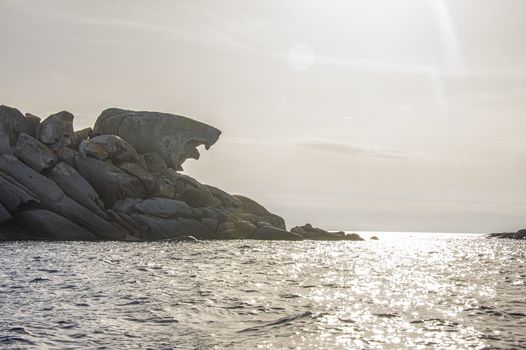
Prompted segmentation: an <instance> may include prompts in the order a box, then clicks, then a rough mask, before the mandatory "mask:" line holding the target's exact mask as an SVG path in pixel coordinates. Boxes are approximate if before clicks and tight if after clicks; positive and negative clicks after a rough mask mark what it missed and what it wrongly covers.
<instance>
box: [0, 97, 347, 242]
mask: <svg viewBox="0 0 526 350" xmlns="http://www.w3.org/2000/svg"><path fill="white" fill-rule="evenodd" d="M73 118H74V117H73V114H71V113H69V112H67V111H62V112H59V113H56V114H53V115H51V116H49V117H48V118H46V119H45V120H43V121H42V122H40V118H38V117H35V116H33V115H31V114H27V115H26V116H24V115H23V114H22V113H20V111H18V110H17V109H14V108H10V107H6V106H0V240H2V239H48V240H130V241H137V240H175V241H178V240H192V241H193V240H195V239H261V240H303V239H317V240H352V239H354V238H356V237H354V236H351V235H346V234H345V233H343V232H327V231H324V230H321V229H316V228H313V227H312V226H310V225H306V226H302V227H297V228H294V229H293V230H291V231H287V229H286V226H285V221H284V220H283V218H281V217H280V216H278V215H275V214H273V213H271V212H269V211H268V210H267V209H266V208H265V207H263V206H262V205H261V204H259V203H257V202H256V201H254V200H252V199H250V198H247V197H244V196H240V195H231V194H229V193H227V192H225V191H223V190H221V189H219V188H217V187H214V186H210V185H205V184H202V183H200V182H199V181H197V180H196V179H194V178H192V177H190V176H188V175H185V174H182V173H180V172H179V171H180V170H182V164H183V162H184V161H185V160H186V159H188V158H194V159H198V158H199V152H198V151H197V147H198V146H199V145H204V146H205V148H206V149H208V148H209V147H210V146H212V145H213V144H214V143H215V142H216V141H217V139H218V137H219V135H220V134H221V132H220V131H219V130H218V129H216V128H213V127H211V126H209V125H206V124H204V123H201V122H198V121H195V120H192V119H189V118H186V117H182V116H177V115H173V114H168V113H156V112H135V111H128V110H122V109H115V108H113V109H108V110H105V111H104V112H102V114H101V115H100V116H99V118H98V119H97V121H96V123H95V126H94V128H93V130H92V129H91V128H86V129H82V130H79V131H76V132H74V130H73ZM190 237H191V238H190Z"/></svg>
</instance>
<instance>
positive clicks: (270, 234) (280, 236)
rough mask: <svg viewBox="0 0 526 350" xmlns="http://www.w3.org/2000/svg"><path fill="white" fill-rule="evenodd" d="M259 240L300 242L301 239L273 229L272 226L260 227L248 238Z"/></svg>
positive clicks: (296, 235) (294, 234)
mask: <svg viewBox="0 0 526 350" xmlns="http://www.w3.org/2000/svg"><path fill="white" fill-rule="evenodd" d="M250 238H252V239H259V240H273V241H301V240H303V237H302V236H300V235H298V234H297V233H294V232H289V231H285V230H281V229H279V228H275V227H272V226H263V227H260V228H258V229H257V230H256V232H254V234H253V235H252V236H251V237H250Z"/></svg>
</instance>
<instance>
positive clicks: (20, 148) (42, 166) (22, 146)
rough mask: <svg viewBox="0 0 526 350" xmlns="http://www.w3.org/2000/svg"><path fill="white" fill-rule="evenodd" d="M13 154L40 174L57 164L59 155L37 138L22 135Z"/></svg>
mask: <svg viewBox="0 0 526 350" xmlns="http://www.w3.org/2000/svg"><path fill="white" fill-rule="evenodd" d="M13 154H14V155H15V156H16V157H17V158H18V159H20V160H21V161H23V162H24V163H26V165H29V166H30V167H31V168H33V169H34V170H36V171H38V172H39V173H40V172H42V171H43V170H46V169H49V168H51V167H53V166H55V164H57V155H56V154H55V152H53V151H52V150H50V149H49V148H47V147H46V145H44V144H43V143H41V142H39V141H38V140H36V139H35V138H33V137H31V136H29V135H27V134H20V135H19V136H18V140H17V141H16V146H15V149H14V151H13Z"/></svg>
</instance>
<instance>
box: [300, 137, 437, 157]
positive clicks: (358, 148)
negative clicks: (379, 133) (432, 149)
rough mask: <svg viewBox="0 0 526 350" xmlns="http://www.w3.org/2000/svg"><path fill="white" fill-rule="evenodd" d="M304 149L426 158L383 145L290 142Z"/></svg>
mask: <svg viewBox="0 0 526 350" xmlns="http://www.w3.org/2000/svg"><path fill="white" fill-rule="evenodd" d="M290 144H292V145H295V146H299V147H302V148H305V149H309V150H314V151H320V152H329V153H337V154H343V155H347V156H351V157H378V158H389V159H427V158H429V157H428V156H426V155H425V154H424V153H420V152H414V151H408V150H402V149H396V148H390V147H383V146H374V147H371V146H362V145H355V144H350V143H344V142H337V141H332V140H323V139H313V140H301V141H296V142H292V143H290Z"/></svg>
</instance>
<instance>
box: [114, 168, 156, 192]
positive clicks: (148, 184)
mask: <svg viewBox="0 0 526 350" xmlns="http://www.w3.org/2000/svg"><path fill="white" fill-rule="evenodd" d="M119 168H120V169H121V170H123V171H124V172H126V173H127V174H129V175H132V176H135V177H136V178H138V179H139V180H140V181H141V183H142V185H143V186H144V189H145V190H146V193H152V192H153V191H154V189H155V177H153V175H152V174H150V173H149V172H148V171H146V170H144V169H143V168H141V167H140V166H139V165H137V164H135V163H121V164H119Z"/></svg>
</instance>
